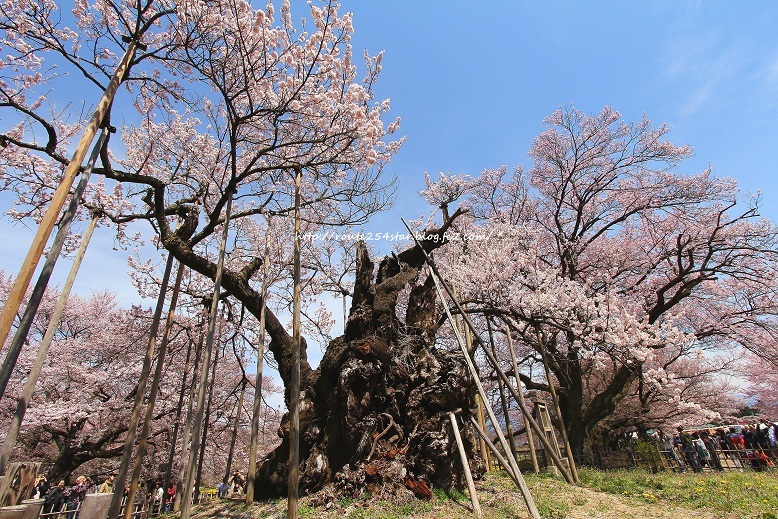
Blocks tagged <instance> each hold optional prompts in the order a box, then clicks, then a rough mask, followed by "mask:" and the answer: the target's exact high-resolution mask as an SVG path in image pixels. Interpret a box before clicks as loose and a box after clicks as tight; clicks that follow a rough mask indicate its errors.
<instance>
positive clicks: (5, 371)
mask: <svg viewBox="0 0 778 519" xmlns="http://www.w3.org/2000/svg"><path fill="white" fill-rule="evenodd" d="M107 136H108V130H107V129H103V132H102V133H101V134H100V138H99V139H98V140H97V144H95V147H94V149H93V150H92V153H91V155H90V157H89V161H88V164H87V167H86V170H85V171H84V173H83V175H82V176H81V180H80V181H79V183H78V186H77V187H76V192H75V193H74V194H73V197H72V198H71V199H70V203H69V204H68V208H67V210H66V211H65V214H64V215H63V216H62V222H61V223H60V226H59V231H57V235H56V236H55V237H54V242H53V243H52V246H51V249H50V250H49V254H48V255H47V256H46V261H45V263H44V264H43V268H42V269H41V273H40V275H39V276H38V281H36V282H35V288H33V290H32V294H30V300H29V301H28V302H27V308H25V309H24V314H23V315H22V318H21V320H20V321H19V327H18V328H17V329H16V333H15V334H14V337H13V340H12V341H11V345H10V347H9V348H8V353H6V355H5V359H3V365H2V368H0V397H2V396H3V395H4V394H5V388H6V387H7V386H8V382H9V381H10V380H11V375H12V373H13V370H14V367H16V361H17V360H18V359H19V354H20V353H21V351H22V347H23V346H24V343H25V341H26V340H27V334H28V333H29V331H30V327H31V326H32V322H33V320H34V319H35V314H36V313H38V307H39V306H40V303H41V301H42V300H43V294H44V292H45V291H46V287H47V286H48V284H49V280H50V279H51V275H52V273H53V272H54V266H55V265H56V264H57V260H58V259H59V255H60V253H61V252H62V247H63V245H64V244H65V240H66V239H67V237H68V232H69V231H70V224H71V223H72V222H73V218H75V216H76V212H77V211H78V205H79V203H80V202H81V196H82V195H83V194H84V190H85V189H86V186H87V184H88V183H89V175H90V174H91V173H92V168H93V167H94V164H95V162H96V161H97V157H98V156H99V154H100V149H101V147H102V146H103V143H105V139H106V138H107ZM0 347H2V346H0Z"/></svg>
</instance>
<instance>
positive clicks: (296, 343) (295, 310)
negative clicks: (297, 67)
mask: <svg viewBox="0 0 778 519" xmlns="http://www.w3.org/2000/svg"><path fill="white" fill-rule="evenodd" d="M301 183H302V170H301V169H300V168H297V170H296V171H295V181H294V295H293V297H294V300H293V303H292V373H291V376H290V386H291V387H290V390H289V414H290V419H289V467H288V469H289V474H288V480H287V488H288V492H287V506H286V518H287V519H297V517H298V511H297V501H298V496H299V490H300V184H301Z"/></svg>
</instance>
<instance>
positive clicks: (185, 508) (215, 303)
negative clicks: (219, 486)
mask: <svg viewBox="0 0 778 519" xmlns="http://www.w3.org/2000/svg"><path fill="white" fill-rule="evenodd" d="M231 211H232V192H230V194H229V196H228V197H227V206H226V208H225V210H224V228H223V231H222V236H221V242H220V243H219V259H218V261H217V263H216V275H215V276H214V278H215V279H214V283H213V295H212V297H211V314H210V316H209V320H208V333H207V335H206V339H205V351H204V352H203V366H204V367H203V369H202V371H201V372H200V382H199V386H198V390H197V412H196V413H195V418H194V423H193V424H192V446H191V448H190V450H189V460H188V463H187V468H186V481H185V483H184V488H183V489H182V491H183V493H184V496H183V499H182V501H181V503H182V506H181V519H189V515H190V514H191V511H192V485H193V484H194V472H195V465H196V462H197V451H198V450H199V448H200V435H201V434H202V427H203V423H202V421H203V413H204V411H205V391H206V388H207V386H208V366H209V365H210V364H211V355H212V354H213V336H214V331H215V330H216V316H217V313H218V312H217V310H218V308H219V294H220V293H221V286H222V271H223V269H224V255H225V252H226V249H227V235H228V232H229V228H230V212H231ZM111 519H113V518H111Z"/></svg>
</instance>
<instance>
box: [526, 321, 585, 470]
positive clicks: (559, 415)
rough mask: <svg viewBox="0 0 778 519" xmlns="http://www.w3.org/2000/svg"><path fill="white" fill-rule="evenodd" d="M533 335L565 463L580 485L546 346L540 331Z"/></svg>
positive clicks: (536, 329)
mask: <svg viewBox="0 0 778 519" xmlns="http://www.w3.org/2000/svg"><path fill="white" fill-rule="evenodd" d="M535 334H536V335H537V338H538V347H539V348H540V355H541V356H542V358H543V368H544V369H545V370H546V380H547V381H548V389H549V391H550V392H551V401H552V402H553V403H554V410H555V411H556V417H557V419H559V429H560V431H559V432H560V433H562V441H564V442H565V452H566V453H567V461H568V463H569V464H570V472H571V473H572V476H573V480H574V481H575V482H576V483H580V480H579V479H578V469H577V468H576V466H575V459H574V456H573V451H572V449H570V440H568V439H567V429H565V422H564V420H563V419H562V410H561V409H560V407H559V398H557V395H556V389H554V382H553V380H551V370H550V368H549V366H548V356H547V355H546V346H545V343H544V342H543V337H542V336H541V333H540V330H539V329H538V328H535Z"/></svg>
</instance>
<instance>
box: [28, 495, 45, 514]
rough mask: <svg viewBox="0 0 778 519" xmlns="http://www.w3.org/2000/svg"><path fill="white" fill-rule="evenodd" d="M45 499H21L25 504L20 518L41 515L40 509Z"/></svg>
mask: <svg viewBox="0 0 778 519" xmlns="http://www.w3.org/2000/svg"><path fill="white" fill-rule="evenodd" d="M45 501H46V500H45V499H43V498H42V497H41V498H38V499H25V500H24V501H22V504H23V505H24V506H25V508H24V515H23V516H22V519H38V517H39V516H40V515H41V509H43V505H44V504H45Z"/></svg>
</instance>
